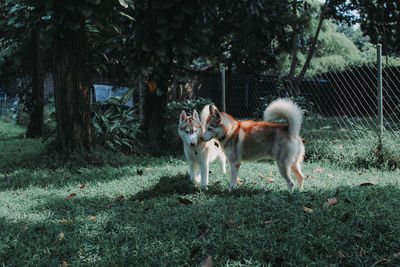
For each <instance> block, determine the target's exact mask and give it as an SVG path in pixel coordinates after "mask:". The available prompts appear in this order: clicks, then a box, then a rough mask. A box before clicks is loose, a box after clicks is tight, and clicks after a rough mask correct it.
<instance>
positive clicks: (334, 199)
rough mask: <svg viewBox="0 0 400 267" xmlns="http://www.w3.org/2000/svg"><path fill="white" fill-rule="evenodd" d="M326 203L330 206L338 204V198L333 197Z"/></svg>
mask: <svg viewBox="0 0 400 267" xmlns="http://www.w3.org/2000/svg"><path fill="white" fill-rule="evenodd" d="M326 203H327V204H328V206H333V205H335V204H337V203H338V200H337V198H336V197H331V198H328V199H327V200H326Z"/></svg>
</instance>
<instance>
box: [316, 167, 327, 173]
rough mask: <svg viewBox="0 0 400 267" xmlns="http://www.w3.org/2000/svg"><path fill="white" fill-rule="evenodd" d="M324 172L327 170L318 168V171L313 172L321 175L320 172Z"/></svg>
mask: <svg viewBox="0 0 400 267" xmlns="http://www.w3.org/2000/svg"><path fill="white" fill-rule="evenodd" d="M324 170H325V169H324V168H318V169H315V170H313V172H316V173H320V172H323V171H324Z"/></svg>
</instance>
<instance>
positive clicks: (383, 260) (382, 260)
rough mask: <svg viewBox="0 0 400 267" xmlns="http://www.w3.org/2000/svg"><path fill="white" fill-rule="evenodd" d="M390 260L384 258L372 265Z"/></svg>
mask: <svg viewBox="0 0 400 267" xmlns="http://www.w3.org/2000/svg"><path fill="white" fill-rule="evenodd" d="M389 261H390V259H386V258H383V259H380V260H378V261H377V262H375V263H374V264H372V265H371V267H373V266H376V265H378V264H380V263H382V262H389Z"/></svg>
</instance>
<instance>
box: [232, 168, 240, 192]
mask: <svg viewBox="0 0 400 267" xmlns="http://www.w3.org/2000/svg"><path fill="white" fill-rule="evenodd" d="M229 165H230V170H231V181H230V189H234V188H236V183H237V177H238V173H239V168H240V162H239V163H233V162H229Z"/></svg>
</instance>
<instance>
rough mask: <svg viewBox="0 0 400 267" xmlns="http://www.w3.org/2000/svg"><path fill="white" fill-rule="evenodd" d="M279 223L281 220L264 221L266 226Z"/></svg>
mask: <svg viewBox="0 0 400 267" xmlns="http://www.w3.org/2000/svg"><path fill="white" fill-rule="evenodd" d="M277 222H279V219H275V220H271V221H264V224H274V223H277Z"/></svg>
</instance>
